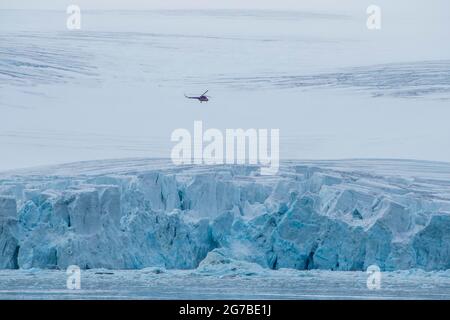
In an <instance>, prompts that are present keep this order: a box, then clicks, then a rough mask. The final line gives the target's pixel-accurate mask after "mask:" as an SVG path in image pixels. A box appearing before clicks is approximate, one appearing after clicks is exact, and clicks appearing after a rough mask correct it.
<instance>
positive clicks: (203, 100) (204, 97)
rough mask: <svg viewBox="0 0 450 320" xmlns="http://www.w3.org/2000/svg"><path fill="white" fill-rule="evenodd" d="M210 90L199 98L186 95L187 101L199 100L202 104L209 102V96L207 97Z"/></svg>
mask: <svg viewBox="0 0 450 320" xmlns="http://www.w3.org/2000/svg"><path fill="white" fill-rule="evenodd" d="M208 91H209V90H206V91H205V92H204V93H203V94H202V95H200V96H199V97H189V96H187V95H184V96H185V97H186V98H187V99H197V100H198V101H200V102H201V103H202V102H208V101H209V98H210V97H209V96H207V95H206V94H207V93H208Z"/></svg>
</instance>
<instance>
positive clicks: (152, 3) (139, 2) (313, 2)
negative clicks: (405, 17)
mask: <svg viewBox="0 0 450 320" xmlns="http://www.w3.org/2000/svg"><path fill="white" fill-rule="evenodd" d="M392 2H394V1H389V0H370V1H369V0H342V1H336V0H309V1H306V0H147V1H146V0H39V1H35V0H2V1H1V2H0V8H3V9H4V8H10V9H37V8H42V9H59V8H61V7H66V6H67V5H69V4H77V5H79V6H81V7H83V8H86V9H199V8H205V9H219V8H253V9H291V10H302V9H317V10H330V9H331V10H336V11H346V10H348V9H349V8H352V7H353V8H355V7H360V6H363V7H364V6H365V7H367V6H368V5H370V4H377V5H383V4H388V3H389V4H392ZM449 2H450V1H447V0H433V1H431V2H427V1H420V0H419V1H410V0H396V1H395V5H396V7H397V8H399V9H400V10H401V9H402V8H405V7H410V6H412V5H413V6H415V7H417V6H420V7H427V6H431V5H433V6H434V5H436V4H439V5H442V6H444V7H442V8H447V9H449V8H450V7H449ZM447 14H448V12H447Z"/></svg>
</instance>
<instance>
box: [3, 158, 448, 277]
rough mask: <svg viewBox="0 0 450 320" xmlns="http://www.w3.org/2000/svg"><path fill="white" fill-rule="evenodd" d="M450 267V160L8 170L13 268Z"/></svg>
mask: <svg viewBox="0 0 450 320" xmlns="http://www.w3.org/2000/svg"><path fill="white" fill-rule="evenodd" d="M373 264H376V265H378V266H379V267H380V268H381V270H384V271H394V270H408V269H423V270H426V271H438V270H447V269H450V164H449V163H443V162H442V163H441V162H429V161H412V160H339V161H324V160H323V161H300V160H291V161H287V160H286V161H283V162H282V163H281V166H280V171H279V174H278V175H276V176H261V175H259V167H258V166H252V165H223V166H207V165H200V166H199V165H185V166H174V165H172V164H171V162H170V161H169V160H167V159H144V158H136V159H118V160H102V161H88V162H79V163H71V164H65V165H57V166H48V167H39V168H33V169H22V170H14V171H6V172H3V173H0V269H31V270H33V269H35V268H39V269H65V268H67V267H68V266H69V265H78V266H80V267H81V268H82V269H86V270H87V269H98V268H106V269H145V268H163V269H196V270H197V272H199V273H202V272H217V273H227V272H231V271H233V270H243V271H242V272H247V271H245V270H250V271H249V272H250V273H253V272H256V273H258V272H262V271H263V270H271V269H274V270H278V269H285V268H289V269H298V270H313V269H320V270H333V271H363V270H366V269H367V267H368V266H370V265H373Z"/></svg>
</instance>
